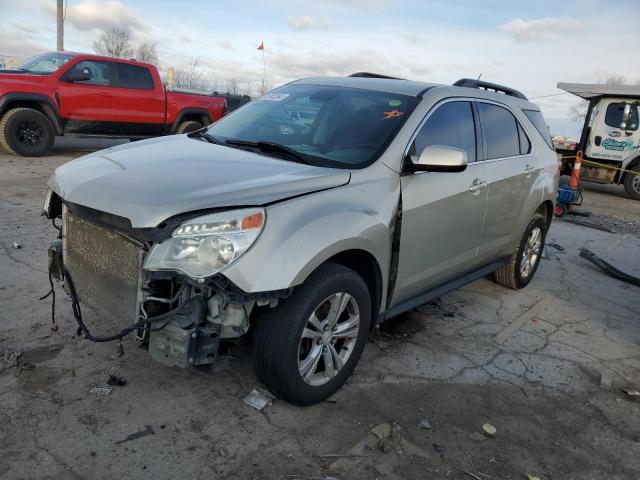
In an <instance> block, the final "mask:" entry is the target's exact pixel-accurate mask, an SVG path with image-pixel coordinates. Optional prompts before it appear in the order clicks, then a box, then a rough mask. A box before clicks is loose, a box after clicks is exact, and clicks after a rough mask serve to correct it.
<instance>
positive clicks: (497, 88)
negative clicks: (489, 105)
mask: <svg viewBox="0 0 640 480" xmlns="http://www.w3.org/2000/svg"><path fill="white" fill-rule="evenodd" d="M453 86H454V87H469V88H482V89H484V90H493V91H494V92H500V93H504V94H505V95H509V96H510V97H516V98H521V99H522V100H528V99H527V97H526V96H525V95H524V93H522V92H519V91H518V90H515V89H513V88H509V87H505V86H502V85H498V84H497V83H490V82H483V81H482V80H474V79H472V78H461V79H460V80H458V81H457V82H456V83H454V84H453Z"/></svg>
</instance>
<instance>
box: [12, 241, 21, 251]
mask: <svg viewBox="0 0 640 480" xmlns="http://www.w3.org/2000/svg"><path fill="white" fill-rule="evenodd" d="M11 248H15V249H16V250H20V249H21V248H22V244H21V243H18V242H13V243H12V244H11Z"/></svg>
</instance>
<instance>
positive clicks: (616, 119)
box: [604, 102, 638, 130]
mask: <svg viewBox="0 0 640 480" xmlns="http://www.w3.org/2000/svg"><path fill="white" fill-rule="evenodd" d="M624 107H625V103H623V102H615V103H610V104H609V106H608V107H607V113H606V114H605V116H604V123H606V124H607V125H608V126H609V127H613V128H621V126H622V118H623V116H624ZM627 123H628V125H627V128H626V129H627V130H637V129H638V107H637V106H636V105H631V115H630V116H629V121H628V122H627Z"/></svg>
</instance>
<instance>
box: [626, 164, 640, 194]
mask: <svg viewBox="0 0 640 480" xmlns="http://www.w3.org/2000/svg"><path fill="white" fill-rule="evenodd" d="M630 170H632V171H633V172H636V173H626V174H625V176H624V191H625V192H626V193H627V195H628V196H629V197H631V198H633V199H635V200H640V165H637V164H636V165H634V166H633V167H631V168H630Z"/></svg>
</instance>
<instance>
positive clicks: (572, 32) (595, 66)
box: [0, 0, 640, 133]
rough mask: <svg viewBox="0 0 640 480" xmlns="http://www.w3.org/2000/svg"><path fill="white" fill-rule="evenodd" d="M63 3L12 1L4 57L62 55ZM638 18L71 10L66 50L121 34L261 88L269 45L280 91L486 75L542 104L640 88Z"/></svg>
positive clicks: (564, 114) (585, 5) (403, 2)
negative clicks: (363, 76) (613, 83)
mask: <svg viewBox="0 0 640 480" xmlns="http://www.w3.org/2000/svg"><path fill="white" fill-rule="evenodd" d="M55 3H56V2H55V0H25V1H16V0H0V55H17V56H24V55H30V54H33V53H36V52H39V51H42V50H53V49H55V44H56V39H55ZM638 20H640V2H639V1H638V0H617V1H615V2H614V1H605V0H583V1H578V0H575V1H572V0H568V1H565V2H558V1H557V0H554V1H550V0H538V1H536V2H531V1H529V0H485V1H482V0H458V1H455V2H454V1H451V0H433V1H427V0H298V1H295V0H274V1H266V0H247V1H242V0H241V1H238V0H235V1H227V0H217V1H216V0H208V1H204V0H202V1H201V0H190V1H189V2H178V1H172V2H168V1H166V2H161V1H156V0H68V4H67V14H66V21H65V29H66V35H65V48H66V49H68V50H76V51H83V52H91V51H92V43H93V40H94V39H95V38H96V36H97V35H98V33H99V31H100V30H101V29H104V28H109V27H111V26H118V27H121V28H124V29H127V30H129V31H130V32H131V33H132V36H133V38H134V39H135V41H136V42H142V41H150V42H155V43H157V45H158V53H159V56H160V62H161V66H162V67H163V68H166V67H168V66H170V65H172V66H174V67H176V68H180V67H182V66H184V64H185V63H186V62H187V61H188V59H189V58H190V57H194V56H197V57H200V63H201V65H202V68H203V71H206V73H207V74H208V75H209V76H210V77H211V78H212V79H214V80H216V81H217V82H218V83H219V84H220V85H224V82H225V81H226V80H228V79H230V78H234V79H237V80H239V81H240V82H241V84H244V85H249V84H253V85H255V84H256V83H258V82H259V81H260V79H261V77H262V57H261V54H260V52H259V51H257V50H256V47H257V46H258V45H259V44H260V42H261V41H264V43H265V47H266V48H265V55H266V63H267V80H268V82H269V84H270V85H278V84H280V83H283V82H286V81H288V80H292V79H295V78H300V77H308V76H316V75H345V74H349V73H352V72H355V71H362V70H366V71H374V72H380V73H386V74H391V75H397V76H402V77H406V78H410V79H420V80H426V81H431V82H438V83H452V82H454V81H455V80H457V79H458V78H461V77H473V78H475V77H477V76H478V75H479V74H482V78H483V79H485V80H488V81H493V82H496V83H504V84H507V85H510V86H513V87H514V88H517V89H519V90H522V91H523V92H525V94H527V95H528V96H529V97H531V98H533V97H539V96H545V95H552V94H554V93H559V90H557V89H556V88H555V86H556V83H557V82H558V81H569V82H589V83H592V82H596V81H598V80H603V79H605V78H608V77H610V76H613V75H622V76H624V77H625V78H627V79H628V80H630V81H636V80H640V55H638V51H639V50H638V47H637V41H638ZM535 101H537V102H538V103H539V104H540V106H541V107H542V108H543V110H544V112H545V115H546V117H547V118H548V120H549V123H551V124H552V127H555V128H554V129H555V130H556V131H558V130H563V129H564V130H569V129H571V128H573V129H574V131H575V129H576V128H577V127H576V126H572V125H571V124H570V122H566V119H568V118H569V117H570V108H571V106H572V105H574V104H575V103H576V100H575V97H573V98H572V96H571V95H558V96H551V97H546V98H539V99H537V100H535ZM558 133H573V132H569V131H565V132H563V131H559V132H558Z"/></svg>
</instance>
